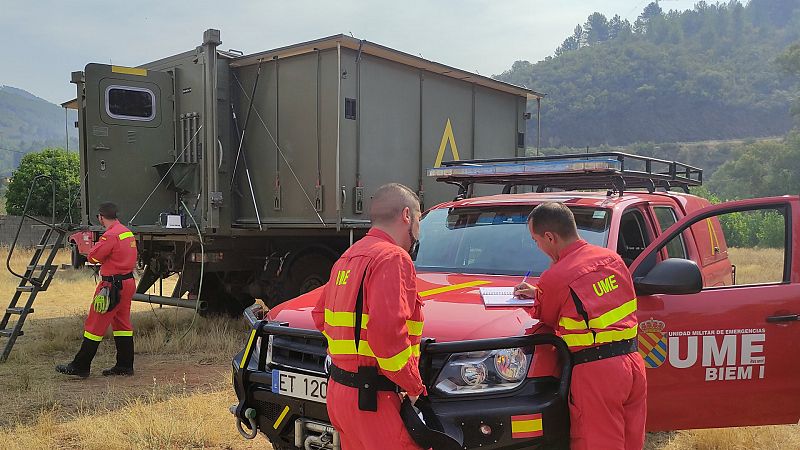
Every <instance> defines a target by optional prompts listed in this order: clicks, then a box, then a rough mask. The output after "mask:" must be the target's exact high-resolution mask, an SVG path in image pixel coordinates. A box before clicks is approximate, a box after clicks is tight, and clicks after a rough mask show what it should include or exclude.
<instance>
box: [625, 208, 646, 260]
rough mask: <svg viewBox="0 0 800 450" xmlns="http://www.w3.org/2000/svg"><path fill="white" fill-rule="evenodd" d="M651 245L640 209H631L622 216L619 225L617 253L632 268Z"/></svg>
mask: <svg viewBox="0 0 800 450" xmlns="http://www.w3.org/2000/svg"><path fill="white" fill-rule="evenodd" d="M649 243H650V236H649V235H648V234H647V227H646V224H645V221H644V216H643V215H642V213H641V211H639V210H638V209H631V210H629V211H625V212H624V213H623V214H622V218H621V219H620V224H619V240H618V241H617V253H619V255H620V256H621V257H622V260H623V261H625V265H627V266H630V265H631V264H632V263H633V261H634V260H635V259H636V257H638V256H639V254H640V253H642V251H644V249H645V247H647V245H648V244H649Z"/></svg>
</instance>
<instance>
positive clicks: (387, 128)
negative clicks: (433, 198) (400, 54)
mask: <svg viewBox="0 0 800 450" xmlns="http://www.w3.org/2000/svg"><path fill="white" fill-rule="evenodd" d="M360 66H361V71H360V80H361V81H360V86H361V89H360V90H361V93H360V95H359V99H358V100H359V109H358V113H359V114H358V120H359V121H360V141H359V147H360V155H361V156H360V164H359V167H360V173H361V182H362V185H363V187H364V207H363V213H362V214H354V211H353V209H348V210H347V211H346V212H347V213H348V214H351V215H353V217H354V218H362V219H366V218H368V217H369V216H368V212H369V204H370V200H369V199H370V197H371V196H372V195H373V194H374V192H375V190H376V189H378V188H379V187H380V186H381V185H383V184H386V183H391V182H397V183H403V184H405V185H406V186H408V187H410V188H411V189H413V190H415V191H416V190H418V189H419V181H420V180H419V132H420V120H419V117H420V116H419V114H420V105H419V99H420V95H419V89H420V83H419V71H418V70H415V69H412V68H409V67H407V66H404V65H402V64H398V63H394V62H390V61H388V60H385V59H381V58H376V57H372V56H365V57H362V58H361V63H360Z"/></svg>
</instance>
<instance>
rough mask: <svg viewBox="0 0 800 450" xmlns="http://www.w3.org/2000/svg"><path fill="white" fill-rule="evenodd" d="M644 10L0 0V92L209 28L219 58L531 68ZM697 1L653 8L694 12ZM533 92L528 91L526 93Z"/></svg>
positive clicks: (665, 2) (171, 50)
mask: <svg viewBox="0 0 800 450" xmlns="http://www.w3.org/2000/svg"><path fill="white" fill-rule="evenodd" d="M649 1H650V0H644V1H642V0H555V1H542V0H527V1H526V0H494V1H491V0H439V1H433V0H427V1H414V0H395V1H382V0H381V1H375V0H373V1H365V0H361V1H357V0H338V1H309V0H284V1H267V0H262V1H257V0H249V1H237V0H228V1H224V0H223V1H219V0H218V1H209V0H194V1H179V0H160V1H153V0H135V1H129V2H116V1H113V0H105V1H97V0H81V1H77V2H68V1H63V0H57V1H56V0H0V30H3V35H4V36H6V38H5V43H4V50H3V53H4V55H5V56H4V57H3V58H2V60H1V61H0V85H2V84H6V85H10V86H15V87H19V88H22V89H25V90H27V91H30V92H31V93H33V94H35V95H38V96H40V97H42V98H44V99H46V100H49V101H51V102H53V103H61V102H63V101H65V100H69V99H71V98H73V97H75V91H74V86H73V85H71V84H69V76H70V72H72V71H75V70H83V67H84V66H85V65H86V63H89V62H99V63H113V64H117V65H124V66H136V65H139V64H143V63H145V62H148V61H152V60H155V59H159V58H162V57H165V56H169V55H172V54H175V53H179V52H183V51H186V50H190V49H193V48H194V47H196V46H197V45H199V44H200V43H201V41H202V37H203V31H204V30H206V29H207V28H217V29H219V30H221V34H222V45H221V46H220V48H222V49H229V48H233V49H237V50H242V51H244V52H245V53H255V52H259V51H263V50H269V49H272V48H276V47H281V46H284V45H290V44H295V43H298V42H303V41H307V40H312V39H316V38H320V37H323V36H329V35H332V34H338V33H346V34H349V33H352V34H353V36H355V37H356V38H359V39H366V40H368V41H372V42H376V43H378V44H382V45H386V46H389V47H393V48H396V49H398V50H401V51H404V52H407V53H412V54H415V55H419V54H421V55H422V56H423V57H425V58H427V59H431V60H435V61H437V62H441V63H444V64H447V65H451V66H455V67H458V68H461V69H465V70H469V71H477V72H478V73H480V74H482V75H492V74H498V73H500V72H503V71H504V70H506V69H508V68H509V67H510V66H511V64H512V63H513V62H514V61H516V60H521V59H524V60H529V61H531V62H535V61H539V60H541V59H543V58H544V57H546V56H548V55H552V53H553V50H555V48H556V47H557V46H558V45H559V44H560V43H561V42H562V41H563V40H564V38H566V37H567V36H568V35H570V34H571V33H572V30H573V28H574V27H575V25H577V24H579V23H580V24H582V23H583V22H585V21H586V17H587V16H588V15H589V14H591V13H593V12H595V11H599V12H601V13H603V14H605V15H606V16H607V17H609V18H610V17H612V16H613V15H614V14H619V15H620V16H622V17H623V18H627V19H628V20H630V21H631V22H633V21H634V20H635V19H636V16H638V15H639V13H641V11H642V9H643V8H644V7H645V5H647V3H649ZM695 1H696V0H662V1H661V2H660V5H661V7H662V8H663V9H664V10H665V11H666V10H670V9H679V10H683V9H689V8H692V6H693V4H694V3H695ZM532 88H534V89H535V88H536V87H535V86H532Z"/></svg>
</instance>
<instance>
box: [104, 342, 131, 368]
mask: <svg viewBox="0 0 800 450" xmlns="http://www.w3.org/2000/svg"><path fill="white" fill-rule="evenodd" d="M114 345H115V346H116V347H117V363H116V364H114V367H110V368H108V369H105V370H103V376H104V377H110V376H115V375H126V376H130V375H133V336H114Z"/></svg>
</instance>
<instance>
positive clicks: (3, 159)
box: [0, 85, 78, 177]
mask: <svg viewBox="0 0 800 450" xmlns="http://www.w3.org/2000/svg"><path fill="white" fill-rule="evenodd" d="M76 120H77V114H76V113H75V111H69V115H68V117H65V113H64V109H63V108H61V106H59V105H54V104H52V103H50V102H48V101H46V100H43V99H41V98H39V97H36V96H35V95H33V94H31V93H29V92H26V91H23V90H22V89H17V88H14V87H11V86H2V85H0V177H3V176H7V175H9V174H10V173H11V170H13V168H15V167H16V166H17V164H19V160H20V159H21V158H22V156H23V155H24V154H25V153H27V152H31V151H38V150H41V149H42V148H44V147H64V146H65V132H66V131H65V121H67V124H68V128H69V132H70V136H71V140H70V144H69V146H70V148H71V149H76V148H77V136H78V134H77V131H76V130H75V128H74V127H73V123H74V122H75V121H76Z"/></svg>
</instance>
